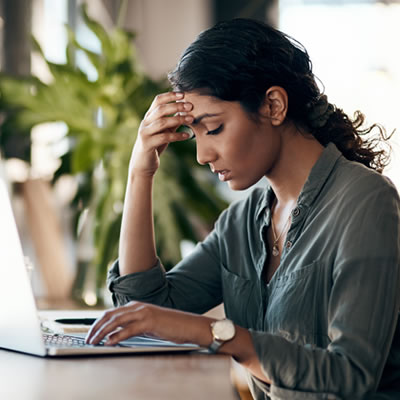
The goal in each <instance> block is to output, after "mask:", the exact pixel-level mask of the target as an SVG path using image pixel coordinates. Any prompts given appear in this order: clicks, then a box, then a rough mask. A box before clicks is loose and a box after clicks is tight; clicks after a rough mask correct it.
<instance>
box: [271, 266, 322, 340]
mask: <svg viewBox="0 0 400 400" xmlns="http://www.w3.org/2000/svg"><path fill="white" fill-rule="evenodd" d="M276 278H277V279H276V280H275V281H273V283H271V284H270V285H269V286H270V287H269V288H268V292H269V298H268V306H267V312H266V325H267V326H268V331H269V332H271V333H274V334H277V335H279V336H283V337H285V338H286V339H288V340H290V341H293V342H294V341H296V342H298V343H299V344H306V343H309V344H315V340H316V335H317V331H318V326H317V325H318V322H317V315H316V312H317V310H316V303H317V301H319V300H321V301H322V299H319V295H318V290H319V288H320V287H321V285H320V284H319V280H320V263H319V262H318V261H314V262H313V263H311V264H309V265H306V266H304V267H301V268H298V269H296V270H295V271H292V272H290V273H286V274H282V275H281V276H277V277H276ZM318 299H319V300H318Z"/></svg>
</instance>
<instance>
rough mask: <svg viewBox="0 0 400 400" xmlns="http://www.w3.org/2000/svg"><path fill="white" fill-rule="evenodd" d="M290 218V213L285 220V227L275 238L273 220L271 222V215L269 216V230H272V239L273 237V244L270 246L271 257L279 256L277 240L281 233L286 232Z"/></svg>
mask: <svg viewBox="0 0 400 400" xmlns="http://www.w3.org/2000/svg"><path fill="white" fill-rule="evenodd" d="M291 216H292V213H290V214H289V217H288V219H287V221H286V223H285V226H284V227H283V229H282V231H281V233H280V234H279V236H278V237H277V236H276V233H275V229H274V220H273V218H272V215H271V228H272V235H273V237H274V242H273V244H272V255H273V256H274V257H278V256H279V254H280V251H279V246H278V241H279V239H280V238H281V236H282V235H283V233H284V232H285V231H286V230H287V228H288V226H289V222H290V217H291Z"/></svg>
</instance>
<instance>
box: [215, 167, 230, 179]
mask: <svg viewBox="0 0 400 400" xmlns="http://www.w3.org/2000/svg"><path fill="white" fill-rule="evenodd" d="M211 170H212V172H213V173H214V174H218V179H219V180H220V181H222V182H225V181H227V180H229V179H230V171H229V170H227V169H220V170H218V169H214V168H211Z"/></svg>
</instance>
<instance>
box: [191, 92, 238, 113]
mask: <svg viewBox="0 0 400 400" xmlns="http://www.w3.org/2000/svg"><path fill="white" fill-rule="evenodd" d="M184 101H187V102H189V103H192V104H193V114H194V115H199V114H202V113H205V112H207V113H213V114H217V113H218V114H219V113H223V112H226V111H229V110H231V109H233V108H235V105H234V102H231V101H224V100H220V99H217V98H216V97H213V96H207V95H201V94H198V93H194V92H185V97H184Z"/></svg>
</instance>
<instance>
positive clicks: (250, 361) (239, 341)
mask: <svg viewBox="0 0 400 400" xmlns="http://www.w3.org/2000/svg"><path fill="white" fill-rule="evenodd" d="M220 353H223V354H229V355H231V356H232V357H233V358H234V359H235V360H236V361H237V362H238V363H239V364H241V365H242V366H243V367H245V368H246V369H247V370H248V371H249V372H250V373H251V374H253V375H254V376H255V377H256V378H258V379H260V380H261V381H263V382H266V383H271V382H270V381H269V380H268V378H267V377H266V376H265V375H264V373H263V372H262V370H261V364H260V361H259V359H258V357H257V353H256V349H255V347H254V344H253V341H252V338H251V335H250V332H249V331H248V330H247V329H245V328H241V327H238V326H237V325H236V335H235V337H234V339H233V340H231V341H229V342H227V343H224V344H223V345H222V346H221V348H220Z"/></svg>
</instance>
